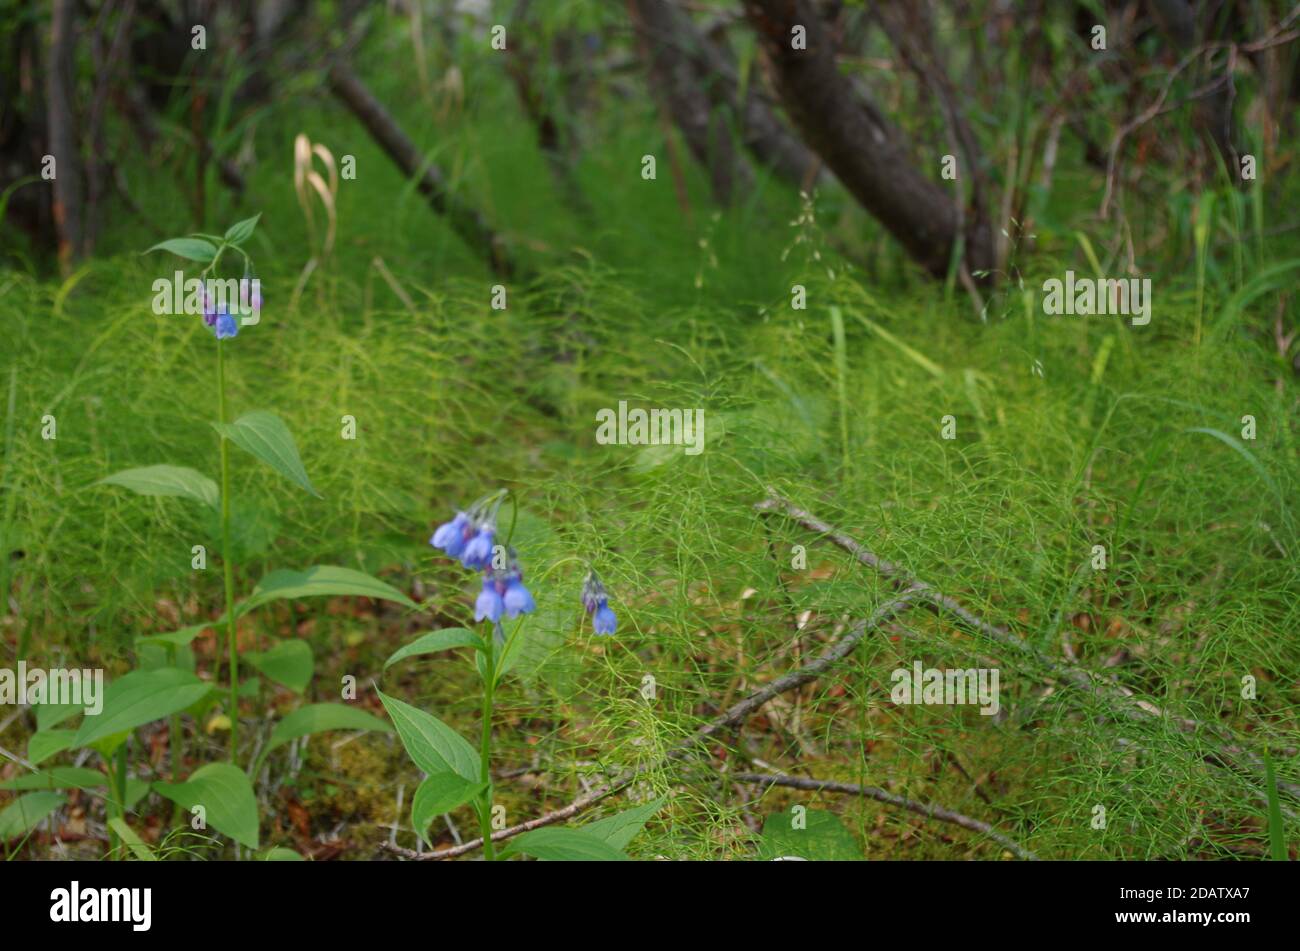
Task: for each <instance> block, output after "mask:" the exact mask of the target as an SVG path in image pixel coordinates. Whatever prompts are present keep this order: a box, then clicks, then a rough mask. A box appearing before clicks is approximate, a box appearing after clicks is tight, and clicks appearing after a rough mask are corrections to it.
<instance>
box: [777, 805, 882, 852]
mask: <svg viewBox="0 0 1300 951" xmlns="http://www.w3.org/2000/svg"><path fill="white" fill-rule="evenodd" d="M796 809H797V810H799V813H796V812H795V810H796ZM758 856H759V858H762V859H778V858H789V857H794V858H801V859H809V860H811V861H855V862H856V861H860V860H861V859H862V848H861V847H860V846H859V845H858V842H857V840H856V839H855V838H853V833H851V832H849V830H848V829H846V828H844V823H842V822H840V819H839V816H837V815H835V814H834V813H832V812H825V811H823V810H821V809H805V807H803V806H794V807H792V808H791V809H790V811H788V812H778V813H775V814H773V815H770V816H768V817H767V820H766V821H765V822H764V823H763V838H762V839H761V840H760V841H759V846H758Z"/></svg>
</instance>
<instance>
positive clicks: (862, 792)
mask: <svg viewBox="0 0 1300 951" xmlns="http://www.w3.org/2000/svg"><path fill="white" fill-rule="evenodd" d="M728 775H729V776H730V777H731V778H732V779H735V780H738V781H740V782H742V783H762V784H764V785H767V786H789V787H790V788H791V789H806V790H810V791H812V792H836V793H846V794H848V795H850V796H863V797H865V798H867V799H874V800H876V802H883V803H884V804H885V805H887V806H896V807H898V808H899V809H906V810H907V811H908V812H914V813H916V814H917V815H918V816H925V817H926V818H927V819H935V820H938V821H939V822H950V823H952V824H953V825H955V826H961V827H962V828H963V829H970V830H971V831H972V832H979V833H981V834H982V835H986V836H988V837H989V838H990V839H992V840H993V841H994V842H996V843H998V844H999V845H1000V846H1002V847H1003V848H1004V849H1006V850H1008V851H1009V852H1011V853H1012V854H1014V855H1015V856H1017V857H1018V858H1022V859H1026V860H1028V861H1031V862H1036V861H1038V856H1037V855H1035V854H1034V853H1033V852H1030V851H1029V850H1028V849H1026V848H1025V847H1024V846H1022V845H1020V844H1019V843H1018V842H1016V841H1015V840H1014V839H1012V838H1009V837H1008V836H1006V835H1004V834H1002V833H1001V832H999V831H998V830H997V829H995V828H993V827H992V826H991V825H989V824H988V823H987V822H981V821H980V820H979V819H972V818H971V817H970V816H966V815H962V814H961V813H960V812H954V811H953V810H951V809H948V808H946V807H944V806H935V805H931V804H930V803H924V802H917V801H916V800H914V799H908V798H906V797H904V796H896V795H894V794H893V793H891V792H886V791H885V790H883V789H880V788H879V787H877V786H857V785H854V784H852V783H837V782H833V781H831V780H826V779H807V778H805V777H803V776H784V775H780V774H777V775H768V774H765V773H729V774H728Z"/></svg>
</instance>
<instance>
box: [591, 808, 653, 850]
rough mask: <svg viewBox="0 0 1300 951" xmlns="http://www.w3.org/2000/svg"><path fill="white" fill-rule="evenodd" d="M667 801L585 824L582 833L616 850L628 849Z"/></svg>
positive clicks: (626, 810) (624, 811) (625, 810)
mask: <svg viewBox="0 0 1300 951" xmlns="http://www.w3.org/2000/svg"><path fill="white" fill-rule="evenodd" d="M667 801H668V800H666V799H664V798H662V797H661V798H659V799H656V800H654V801H653V802H648V803H646V804H645V805H643V806H634V807H633V808H631V809H624V810H623V811H622V812H619V813H615V814H614V815H612V816H607V817H606V818H604V819H597V820H596V821H595V822H588V823H585V824H583V825H582V826H580V828H581V829H582V831H584V832H590V833H591V834H592V835H594V836H597V837H598V838H600V839H602V840H604V841H605V842H606V843H608V844H609V845H612V846H613V847H614V848H616V849H626V848H627V846H628V843H629V842H631V841H632V840H633V839H634V838H635V837H636V834H637V833H638V832H640V831H641V830H642V829H643V828H645V824H646V822H647V821H649V819H650V817H651V816H653V815H654V814H655V813H656V812H658V811H659V810H660V809H662V808H663V807H664V803H665V802H667Z"/></svg>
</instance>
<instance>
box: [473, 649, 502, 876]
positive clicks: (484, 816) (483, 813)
mask: <svg viewBox="0 0 1300 951" xmlns="http://www.w3.org/2000/svg"><path fill="white" fill-rule="evenodd" d="M484 639H485V640H486V641H487V650H485V651H484V652H483V658H484V666H483V736H482V739H481V740H480V741H479V753H478V761H479V772H478V775H479V779H480V781H482V782H483V783H484V788H483V802H482V804H481V805H480V806H479V810H478V824H479V832H480V834H481V835H482V836H483V858H484V860H485V861H488V862H492V861H495V860H496V848H495V846H493V844H492V773H491V769H490V766H491V763H492V700H493V694H494V693H495V689H496V675H497V674H496V643H495V641H494V640H493V632H492V631H488V633H487V637H486V638H484Z"/></svg>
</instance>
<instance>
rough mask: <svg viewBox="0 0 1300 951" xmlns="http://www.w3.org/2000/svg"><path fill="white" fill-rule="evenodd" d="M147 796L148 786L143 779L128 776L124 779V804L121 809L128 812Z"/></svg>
mask: <svg viewBox="0 0 1300 951" xmlns="http://www.w3.org/2000/svg"><path fill="white" fill-rule="evenodd" d="M147 795H149V784H148V783H147V782H146V781H145V780H143V779H137V778H136V777H134V776H128V777H126V802H125V803H123V804H122V807H123V808H124V809H126V811H127V812H130V811H131V810H132V809H134V808H135V807H136V804H137V803H139V802H140V800H141V799H143V798H144V797H145V796H147Z"/></svg>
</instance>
